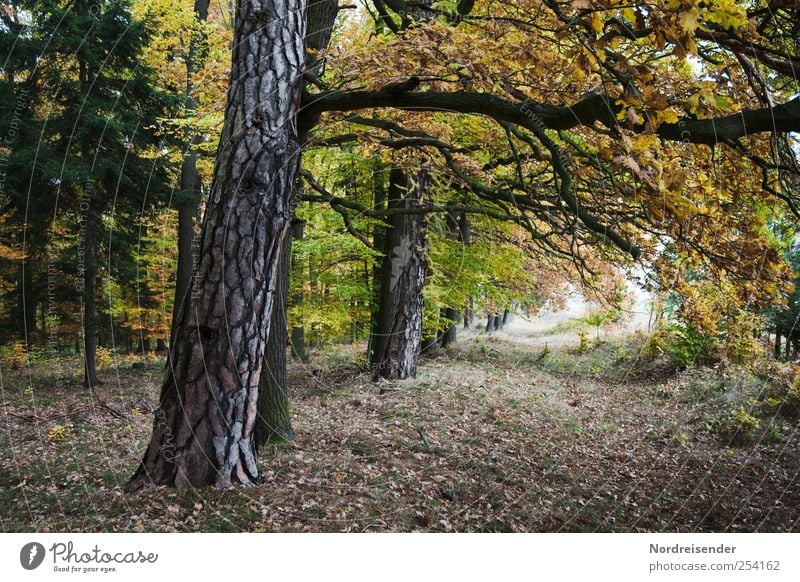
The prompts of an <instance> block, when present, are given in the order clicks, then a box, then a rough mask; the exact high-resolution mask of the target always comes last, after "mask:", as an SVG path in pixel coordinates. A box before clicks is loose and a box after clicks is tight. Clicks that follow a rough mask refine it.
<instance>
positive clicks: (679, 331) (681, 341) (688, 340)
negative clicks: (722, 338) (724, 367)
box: [660, 323, 717, 368]
mask: <svg viewBox="0 0 800 582" xmlns="http://www.w3.org/2000/svg"><path fill="white" fill-rule="evenodd" d="M660 341H662V342H663V351H664V353H666V354H667V356H668V357H669V359H670V360H671V361H672V362H673V363H675V364H677V365H678V366H681V367H683V368H689V367H691V366H696V365H702V364H707V363H709V362H711V361H713V360H714V357H715V348H716V345H717V341H716V338H715V337H714V336H713V335H711V334H709V333H705V332H702V331H699V330H698V329H697V328H695V327H694V326H693V325H691V324H688V323H672V324H670V325H669V326H668V327H667V330H666V334H665V336H664V337H663V338H662V339H661V340H660Z"/></svg>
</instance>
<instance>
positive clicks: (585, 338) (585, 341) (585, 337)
mask: <svg viewBox="0 0 800 582" xmlns="http://www.w3.org/2000/svg"><path fill="white" fill-rule="evenodd" d="M578 341H579V342H580V343H579V344H578V353H579V354H585V353H586V352H587V351H588V350H589V334H587V333H586V332H585V331H582V332H580V333H578Z"/></svg>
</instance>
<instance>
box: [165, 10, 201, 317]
mask: <svg viewBox="0 0 800 582" xmlns="http://www.w3.org/2000/svg"><path fill="white" fill-rule="evenodd" d="M208 2H209V0H195V3H194V15H195V20H196V22H197V23H198V24H200V25H201V29H200V30H198V31H196V32H195V33H194V34H193V35H192V39H191V41H190V43H189V52H188V55H187V57H186V96H185V98H184V102H183V107H184V110H185V113H186V115H191V114H192V113H193V112H194V111H195V110H196V109H197V107H198V103H197V99H196V98H195V97H194V95H193V91H194V76H195V73H197V71H198V70H199V69H200V68H202V66H203V58H204V57H205V47H204V44H205V35H204V34H203V33H202V25H203V24H204V23H205V22H206V20H208ZM200 139H201V138H200V135H198V134H197V133H194V132H191V131H189V132H187V135H186V139H185V144H184V147H185V148H186V151H185V152H184V156H183V162H182V163H181V191H180V194H179V196H178V204H177V205H178V269H177V272H176V274H175V303H174V305H173V308H172V330H173V331H174V329H175V323H176V322H177V320H178V314H179V313H180V310H181V305H182V303H183V301H184V298H185V296H186V293H187V292H188V291H189V286H190V283H191V280H192V268H193V265H194V217H195V216H196V215H197V208H198V205H199V203H200V179H199V176H198V175H197V152H196V150H195V147H196V146H197V145H198V144H199V143H200Z"/></svg>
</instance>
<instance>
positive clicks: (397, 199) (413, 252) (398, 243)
mask: <svg viewBox="0 0 800 582" xmlns="http://www.w3.org/2000/svg"><path fill="white" fill-rule="evenodd" d="M428 181H429V177H428V172H427V170H425V169H422V170H420V171H419V172H418V173H417V176H416V180H415V183H414V184H410V185H407V179H406V176H405V175H404V174H403V172H402V171H401V170H398V169H393V170H392V171H391V177H390V188H389V208H402V207H403V206H405V207H416V206H419V205H420V204H421V201H422V193H423V192H424V191H425V188H426V187H427V184H428ZM403 191H405V193H404V194H403ZM426 228H427V224H426V219H425V215H424V214H396V215H394V216H392V217H391V228H390V229H389V232H387V234H386V246H385V250H386V257H385V258H384V269H383V274H382V275H383V276H382V280H381V306H380V326H379V327H380V330H381V331H382V332H383V333H384V335H383V339H382V340H381V342H380V351H379V352H378V363H377V367H376V369H375V374H374V377H375V379H378V378H387V379H402V378H407V377H414V376H416V373H417V360H418V358H419V352H420V341H421V339H422V287H423V286H424V284H425V273H426V268H427V258H426V256H425V253H426V245H427V233H426Z"/></svg>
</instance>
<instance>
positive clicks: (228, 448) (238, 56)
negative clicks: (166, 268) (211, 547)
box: [130, 0, 305, 489]
mask: <svg viewBox="0 0 800 582" xmlns="http://www.w3.org/2000/svg"><path fill="white" fill-rule="evenodd" d="M236 10H237V12H236V19H235V32H234V39H233V56H232V65H231V81H230V89H229V91H228V102H227V106H226V110H225V122H224V126H223V132H222V136H221V141H220V147H219V151H218V153H217V160H216V165H215V168H214V180H213V182H212V187H211V192H210V196H209V200H208V204H207V207H206V212H205V217H204V220H203V228H202V234H201V240H200V255H199V257H200V264H199V268H198V269H197V272H196V273H195V274H194V275H193V278H192V283H193V286H192V287H193V288H192V292H191V293H189V294H187V297H189V298H190V300H188V301H184V302H183V306H182V307H181V311H180V317H179V318H178V320H177V322H176V325H175V330H174V334H173V337H174V341H173V345H172V346H170V360H169V361H170V366H169V368H168V370H167V374H166V378H165V379H164V383H163V385H162V390H161V400H160V405H159V408H158V410H157V411H156V418H155V421H154V424H153V435H152V437H151V440H150V444H149V445H148V447H147V451H146V452H145V455H144V459H143V460H142V463H141V465H140V466H139V468H138V470H137V471H136V473H135V474H134V475H133V477H132V478H131V483H130V488H132V489H133V488H136V487H137V486H139V485H141V484H143V483H147V482H151V483H155V484H160V485H170V486H182V485H192V486H203V485H211V484H214V485H217V486H220V487H227V486H230V485H233V484H243V485H249V484H252V483H254V482H255V481H256V480H257V478H258V469H257V467H256V459H255V448H254V443H255V440H254V430H255V426H256V422H257V416H258V390H259V383H260V379H261V368H262V365H263V361H264V349H265V344H266V339H267V337H268V335H269V328H270V321H271V318H272V310H273V302H274V297H275V293H276V290H277V285H278V284H279V282H278V281H277V278H276V274H277V271H278V268H279V264H280V259H281V254H282V252H283V249H284V248H285V244H284V242H285V238H286V237H287V236H289V229H290V227H291V219H292V215H293V212H294V208H293V200H292V192H293V186H294V181H295V176H296V174H297V169H298V165H299V156H300V147H299V145H300V144H299V139H298V129H297V110H298V106H299V103H300V97H301V91H302V79H303V68H304V51H303V48H304V47H303V38H304V35H305V13H304V11H305V0H270V1H264V2H259V1H258V0H238V1H237V9H236Z"/></svg>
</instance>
